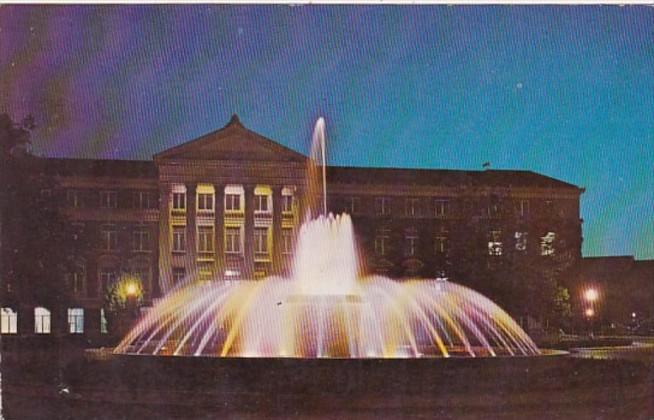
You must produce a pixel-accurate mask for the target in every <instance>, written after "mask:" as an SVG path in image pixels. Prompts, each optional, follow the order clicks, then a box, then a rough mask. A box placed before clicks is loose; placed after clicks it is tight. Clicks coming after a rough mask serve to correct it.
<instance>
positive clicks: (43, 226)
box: [0, 114, 76, 328]
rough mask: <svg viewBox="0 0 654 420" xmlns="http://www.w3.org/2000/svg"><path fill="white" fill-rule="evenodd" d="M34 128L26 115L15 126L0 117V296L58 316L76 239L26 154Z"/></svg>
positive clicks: (38, 166)
mask: <svg viewBox="0 0 654 420" xmlns="http://www.w3.org/2000/svg"><path fill="white" fill-rule="evenodd" d="M33 128H34V122H33V120H32V119H31V118H29V117H28V118H26V119H25V120H23V122H21V123H20V124H16V123H14V122H13V121H12V120H11V118H9V116H7V115H6V114H2V115H0V153H1V155H0V161H1V163H0V168H1V169H0V262H1V263H0V275H1V276H2V279H3V284H2V289H1V291H2V295H1V296H0V298H1V299H2V303H3V304H5V305H9V306H13V307H18V306H19V305H25V306H28V307H30V306H45V307H48V308H50V309H52V310H53V314H54V315H55V317H63V311H64V309H65V308H66V307H67V305H68V303H69V299H70V288H69V286H68V285H67V284H66V281H65V274H66V273H67V272H68V271H69V270H70V266H69V256H70V255H71V253H73V252H74V250H75V247H76V243H75V241H74V240H73V236H72V233H71V232H70V230H69V224H68V223H67V221H66V218H65V217H64V216H63V215H62V214H61V213H60V211H59V209H60V207H61V206H60V203H59V201H58V195H57V194H56V193H55V191H56V187H57V185H56V183H55V181H54V180H53V179H54V178H53V177H48V176H46V175H45V174H44V173H43V170H42V162H43V160H42V159H39V158H37V157H35V156H33V155H32V154H31V151H30V136H31V131H32V130H33ZM22 318H23V319H25V317H22ZM58 324H59V325H62V324H64V322H59V323H58ZM55 328H56V327H55Z"/></svg>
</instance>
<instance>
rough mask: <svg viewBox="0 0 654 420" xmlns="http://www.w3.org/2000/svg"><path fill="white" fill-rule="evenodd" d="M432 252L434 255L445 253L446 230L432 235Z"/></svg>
mask: <svg viewBox="0 0 654 420" xmlns="http://www.w3.org/2000/svg"><path fill="white" fill-rule="evenodd" d="M434 253H435V254H436V255H442V254H446V253H447V232H439V233H438V234H436V236H434Z"/></svg>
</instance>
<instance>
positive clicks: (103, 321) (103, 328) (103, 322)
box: [100, 308, 109, 334]
mask: <svg viewBox="0 0 654 420" xmlns="http://www.w3.org/2000/svg"><path fill="white" fill-rule="evenodd" d="M108 324H109V323H108V322H107V316H106V314H105V313H104V308H100V334H107V333H109V328H108Z"/></svg>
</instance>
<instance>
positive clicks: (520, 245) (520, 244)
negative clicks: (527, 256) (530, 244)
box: [515, 232, 527, 252]
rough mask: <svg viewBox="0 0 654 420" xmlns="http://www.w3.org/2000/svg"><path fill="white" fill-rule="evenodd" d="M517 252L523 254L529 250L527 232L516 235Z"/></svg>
mask: <svg viewBox="0 0 654 420" xmlns="http://www.w3.org/2000/svg"><path fill="white" fill-rule="evenodd" d="M515 250H516V251H521V252H523V251H526V250H527V232H516V233H515Z"/></svg>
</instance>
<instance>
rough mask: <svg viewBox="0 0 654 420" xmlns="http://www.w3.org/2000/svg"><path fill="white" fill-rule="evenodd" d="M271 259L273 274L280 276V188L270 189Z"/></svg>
mask: <svg viewBox="0 0 654 420" xmlns="http://www.w3.org/2000/svg"><path fill="white" fill-rule="evenodd" d="M272 194H273V195H272V203H273V204H272V211H273V218H272V238H273V240H272V259H273V272H274V273H275V274H281V272H282V269H283V264H284V260H283V255H282V245H283V244H282V186H281V185H280V186H275V187H273V189H272Z"/></svg>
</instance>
